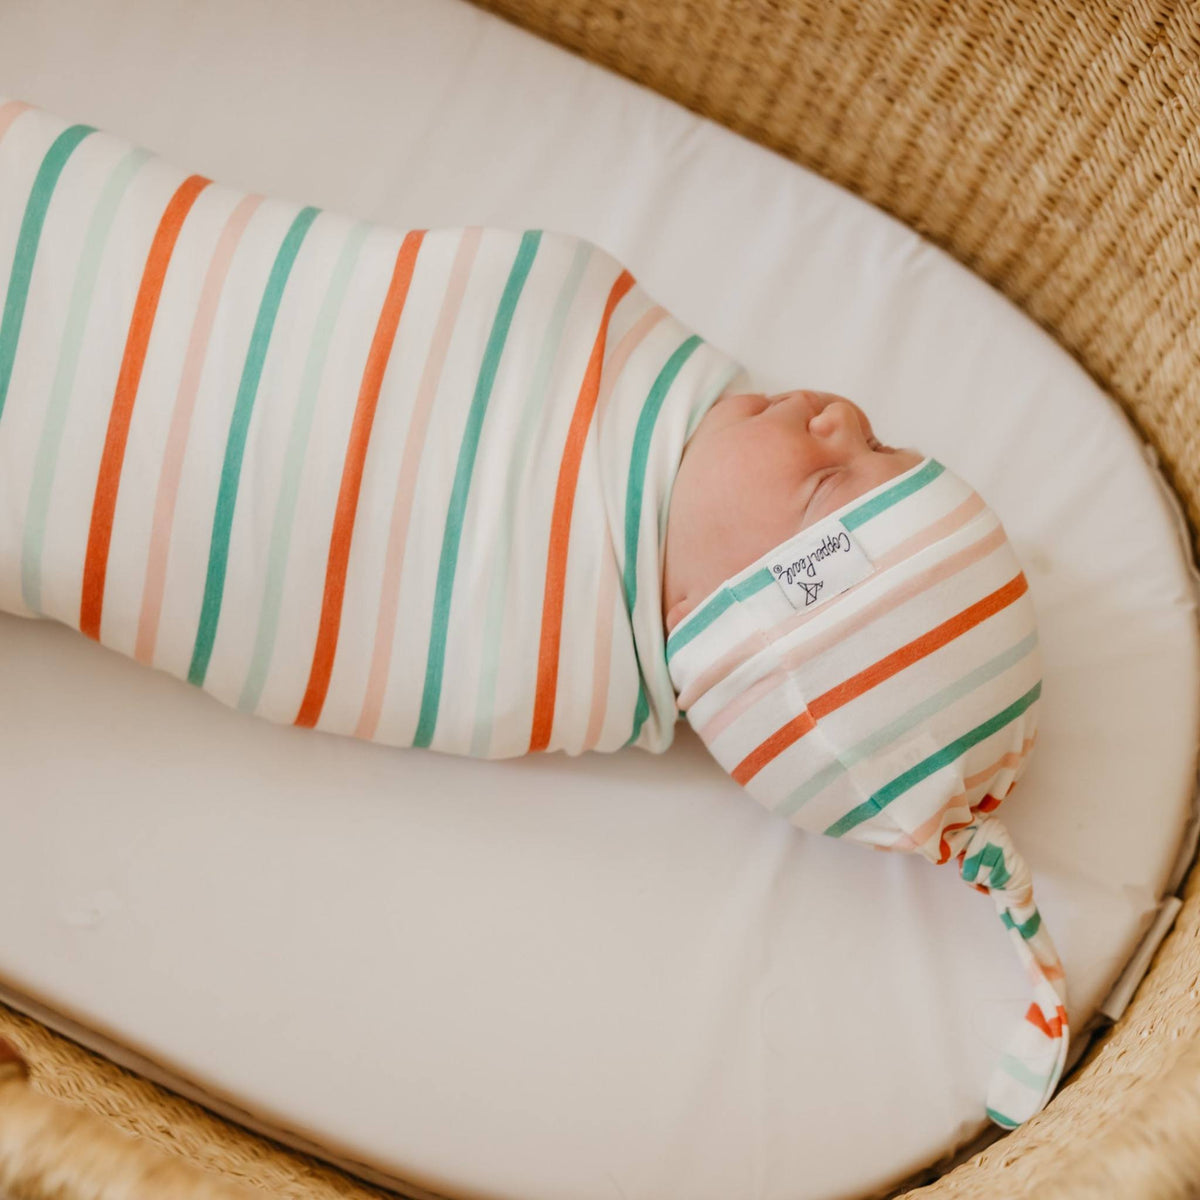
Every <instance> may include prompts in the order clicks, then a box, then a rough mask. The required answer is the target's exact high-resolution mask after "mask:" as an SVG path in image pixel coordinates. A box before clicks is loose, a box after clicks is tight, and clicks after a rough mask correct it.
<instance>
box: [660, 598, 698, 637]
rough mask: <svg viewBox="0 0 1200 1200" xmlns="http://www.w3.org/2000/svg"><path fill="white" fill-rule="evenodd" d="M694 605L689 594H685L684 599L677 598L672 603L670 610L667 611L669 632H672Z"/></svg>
mask: <svg viewBox="0 0 1200 1200" xmlns="http://www.w3.org/2000/svg"><path fill="white" fill-rule="evenodd" d="M694 607H695V604H694V603H693V602H692V601H691V600H689V599H688V597H687V596H684V597H683V599H682V600H676V601H675V603H674V604H672V605H671V610H670V612H668V613H667V633H670V632H671V630H672V629H674V628H675V626H676V625H678V624H679V622H680V621H682V620H683V618H684V617H686V616H687V615H688V613H690V612H691V611H692V609H693V608H694Z"/></svg>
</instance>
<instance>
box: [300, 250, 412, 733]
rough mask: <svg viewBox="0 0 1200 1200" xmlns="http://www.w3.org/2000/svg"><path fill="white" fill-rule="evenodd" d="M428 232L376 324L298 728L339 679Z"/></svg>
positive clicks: (402, 259)
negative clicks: (356, 547)
mask: <svg viewBox="0 0 1200 1200" xmlns="http://www.w3.org/2000/svg"><path fill="white" fill-rule="evenodd" d="M425 232H426V231H425V230H424V229H413V230H410V231H409V232H408V233H407V234H405V236H404V242H403V243H402V244H401V246H400V249H399V251H398V252H397V254H396V265H395V267H394V268H393V269H392V281H391V283H390V284H389V285H388V291H387V296H386V297H385V298H384V301H383V309H382V311H381V312H380V314H379V320H378V321H377V322H376V325H375V336H374V338H372V340H371V349H370V351H369V352H368V353H367V362H366V366H365V367H364V368H363V374H362V382H361V383H360V384H359V388H358V403H357V405H356V406H355V409H354V422H353V424H352V425H351V427H350V442H349V444H348V445H347V447H346V460H345V462H344V463H343V465H342V482H341V487H340V488H339V489H338V499H337V509H336V511H335V512H334V517H333V532H332V533H331V534H330V537H329V560H328V562H327V564H326V567H325V595H324V597H323V598H322V600H321V620H320V624H319V625H318V627H317V644H316V646H315V648H314V650H313V660H312V667H311V668H310V669H309V674H308V687H307V689H306V690H305V693H304V700H303V701H302V702H301V704H300V711H299V712H298V713H297V714H296V721H295V723H296V724H297V725H306V726H309V727H312V726H313V725H315V724H316V723H317V721H318V720H319V719H320V717H321V709H322V708H323V707H324V706H325V697H326V695H327V694H328V692H329V680H330V677H331V676H332V674H333V660H334V656H335V655H336V654H337V642H338V632H339V630H340V629H341V624H342V603H343V601H344V599H345V596H346V572H347V569H348V567H349V564H350V543H351V541H352V540H353V538H354V518H355V516H356V514H357V513H358V497H359V494H360V492H361V490H362V477H363V467H364V464H365V463H366V459H367V446H368V445H369V444H370V441H371V427H372V425H374V423H375V409H376V407H377V405H378V403H379V392H380V389H381V388H382V387H383V376H384V372H385V371H386V370H387V364H388V359H389V358H390V357H391V353H392V345H393V343H394V342H395V340H396V330H397V328H398V327H399V325H400V314H401V313H402V312H403V311H404V303H405V301H406V300H407V299H408V289H409V285H410V284H411V283H412V277H413V270H414V269H415V267H416V264H417V254H418V253H419V252H420V249H421V242H422V241H423V239H424V237H425Z"/></svg>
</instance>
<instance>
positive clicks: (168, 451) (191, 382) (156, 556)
mask: <svg viewBox="0 0 1200 1200" xmlns="http://www.w3.org/2000/svg"><path fill="white" fill-rule="evenodd" d="M264 198H265V197H263V196H261V195H258V194H255V193H251V194H250V195H248V196H243V197H242V199H241V200H240V201H239V202H238V205H237V207H236V208H235V209H234V210H233V212H231V213H230V214H229V219H228V220H227V221H226V222H225V227H224V229H222V230H221V236H220V238H219V239H218V241H217V246H216V249H215V250H214V251H213V256H212V260H211V261H210V262H209V264H208V270H207V271H206V272H205V275H204V284H203V286H202V287H201V289H200V300H199V302H198V303H197V305H196V315H195V317H194V318H193V319H192V332H191V336H190V337H189V339H188V347H187V353H186V354H185V356H184V359H183V371H182V372H181V374H180V379H179V390H178V392H177V393H176V395H175V407H174V410H173V411H172V413H171V428H170V430H169V431H168V433H167V443H166V447H165V448H164V450H163V461H162V468H161V471H160V473H159V477H158V493H157V495H156V496H155V498H154V524H153V527H152V528H151V532H150V550H149V554H148V557H147V561H146V581H145V583H144V584H143V586H142V610H141V615H140V616H139V618H138V631H137V643H136V645H135V647H134V652H133V653H134V657H135V658H136V659H137V660H138V662H142V663H147V664H153V662H154V648H155V644H156V643H157V641H158V622H159V617H160V616H161V614H162V600H163V591H164V588H165V586H166V579H167V551H168V548H169V547H170V544H171V528H172V526H173V525H174V522H175V501H176V499H177V497H178V495H179V479H180V476H181V475H182V474H183V456H184V451H185V450H186V449H187V441H188V433H189V432H190V430H191V426H192V413H193V411H194V410H195V407H196V393H197V392H198V391H199V388H200V375H201V372H202V371H203V369H204V360H205V358H206V357H207V356H208V343H209V339H210V337H211V335H212V327H213V320H214V319H215V317H216V313H217V305H218V304H219V303H220V299H221V291H222V289H223V288H224V286H225V277H226V275H228V273H229V265H230V263H232V262H233V254H234V251H235V250H236V249H237V246H238V242H239V241H240V240H241V236H242V232H243V231H244V230H245V228H246V225H247V224H248V223H249V221H250V218H251V216H253V215H254V211H255V210H256V209H257V208H258V206H259V205H260V204H261V203H262V202H263V200H264Z"/></svg>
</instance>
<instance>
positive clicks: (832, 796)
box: [667, 458, 1068, 1128]
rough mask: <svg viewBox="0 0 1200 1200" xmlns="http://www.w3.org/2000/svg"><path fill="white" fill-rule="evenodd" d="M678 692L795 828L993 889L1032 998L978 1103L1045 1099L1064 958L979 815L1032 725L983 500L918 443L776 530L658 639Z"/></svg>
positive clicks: (1029, 675) (1008, 578) (1004, 845)
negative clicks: (841, 497) (908, 457)
mask: <svg viewBox="0 0 1200 1200" xmlns="http://www.w3.org/2000/svg"><path fill="white" fill-rule="evenodd" d="M667 656H668V661H669V664H670V671H671V678H672V680H673V682H674V684H675V686H676V687H677V689H678V691H679V705H680V708H681V709H683V710H686V715H687V719H688V721H689V723H690V724H691V725H692V726H693V728H695V730H696V731H697V733H698V734H699V736H700V738H701V739H702V740H703V741H704V742H705V744H706V745H707V746H708V748H709V750H710V751H711V752H712V754H713V755H714V757H715V758H716V759H717V760H718V762H720V763H721V765H722V766H723V767H724V768H725V769H726V770H727V771H728V772H729V773H730V775H732V776H733V778H734V779H735V780H737V782H738V783H740V784H742V785H743V786H744V787H745V788H746V789H747V791H749V792H750V793H751V794H752V795H753V796H754V797H755V798H756V799H758V800H759V801H760V802H761V803H762V804H764V805H765V806H766V807H767V808H769V809H771V810H772V811H773V812H776V813H778V814H780V815H781V816H783V817H786V818H787V819H788V820H790V821H791V822H793V823H794V824H796V825H798V826H799V827H800V828H802V829H807V830H811V831H813V832H817V833H823V834H826V835H828V836H830V837H838V838H848V839H851V840H853V841H857V842H861V843H863V844H864V845H868V846H873V847H875V848H877V849H880V850H908V851H914V852H916V853H918V854H922V855H924V856H925V857H926V858H928V859H930V860H931V861H932V862H936V863H944V862H947V861H948V860H950V859H951V858H953V859H955V861H956V862H957V863H958V867H959V871H960V873H961V875H962V878H963V879H964V880H966V881H967V882H969V883H971V884H972V886H974V887H975V888H976V889H978V890H979V891H981V892H984V893H988V894H990V895H991V896H992V898H993V900H994V901H995V904H996V908H997V911H998V912H999V914H1000V918H1001V920H1002V921H1003V923H1004V925H1005V926H1006V927H1007V929H1008V930H1009V932H1010V935H1011V937H1012V940H1013V942H1014V944H1015V946H1016V949H1017V953H1018V955H1019V957H1020V959H1021V962H1022V964H1023V965H1024V967H1025V969H1026V972H1027V974H1028V977H1029V979H1030V982H1031V983H1032V984H1033V1002H1032V1003H1031V1004H1030V1006H1029V1008H1028V1010H1027V1012H1026V1015H1025V1019H1024V1020H1023V1021H1022V1022H1021V1024H1020V1026H1019V1027H1018V1029H1017V1031H1016V1034H1015V1036H1014V1037H1013V1038H1012V1040H1011V1043H1010V1045H1009V1046H1008V1048H1007V1051H1006V1053H1005V1054H1004V1056H1003V1058H1002V1059H1001V1061H1000V1063H999V1065H998V1067H997V1068H996V1070H995V1071H994V1073H993V1076H992V1079H991V1082H990V1085H989V1090H988V1102H987V1109H988V1115H989V1116H990V1117H991V1118H992V1120H993V1121H995V1122H996V1123H997V1124H998V1125H1001V1126H1003V1127H1005V1128H1012V1127H1013V1126H1015V1125H1017V1124H1020V1123H1021V1122H1022V1121H1024V1120H1026V1119H1027V1118H1028V1117H1030V1116H1032V1115H1033V1114H1034V1113H1035V1112H1037V1111H1038V1110H1039V1109H1040V1108H1042V1107H1043V1106H1044V1105H1045V1103H1046V1101H1047V1100H1048V1099H1049V1097H1050V1095H1051V1093H1052V1092H1053V1090H1054V1087H1055V1085H1056V1084H1057V1082H1058V1080H1059V1077H1060V1076H1061V1074H1062V1069H1063V1065H1064V1062H1065V1058H1066V1050H1067V1042H1068V1024H1067V1012H1066V1007H1065V1005H1066V996H1067V993H1066V984H1065V980H1064V978H1063V969H1062V963H1061V962H1060V960H1059V957H1058V954H1057V952H1056V950H1055V948H1054V944H1053V942H1052V941H1051V940H1050V936H1049V934H1048V933H1047V931H1046V928H1045V926H1044V925H1043V924H1042V919H1041V914H1040V913H1039V912H1038V909H1037V906H1036V905H1035V904H1034V900H1033V886H1032V880H1031V878H1030V873H1029V868H1028V866H1027V865H1026V863H1025V862H1024V860H1023V859H1022V858H1021V856H1020V855H1019V854H1018V853H1017V850H1016V848H1015V847H1014V846H1013V844H1012V839H1011V838H1010V837H1009V835H1008V831H1007V830H1006V829H1005V827H1004V826H1003V825H1002V824H1001V822H1000V821H999V820H997V819H996V818H995V817H993V816H991V815H990V814H991V813H992V812H993V810H994V809H995V808H996V807H997V805H999V803H1000V802H1001V800H1003V799H1004V798H1005V796H1007V795H1008V793H1009V791H1010V790H1011V788H1012V786H1013V784H1014V782H1015V781H1016V779H1017V778H1018V776H1019V775H1020V773H1021V770H1022V768H1023V767H1024V764H1025V762H1026V756H1027V755H1028V753H1029V751H1030V749H1031V748H1032V746H1033V743H1034V740H1035V738H1036V735H1037V714H1038V709H1039V700H1040V696H1041V690H1042V673H1041V661H1040V655H1039V652H1038V638H1037V625H1036V621H1035V618H1034V611H1033V604H1032V601H1031V600H1030V597H1029V590H1028V585H1027V583H1026V579H1025V575H1024V573H1023V572H1022V570H1021V567H1020V564H1019V563H1018V561H1017V558H1016V555H1015V554H1014V552H1013V549H1012V546H1011V545H1010V543H1009V541H1008V538H1007V537H1006V536H1005V532H1004V529H1003V527H1002V525H1001V524H1000V521H999V519H998V518H997V517H996V515H995V513H994V512H992V510H991V509H990V508H988V507H987V505H985V504H984V502H983V500H982V498H981V497H980V496H979V495H978V493H976V492H975V491H973V490H972V489H971V487H970V486H969V485H968V484H966V483H965V482H964V481H963V480H962V479H960V478H959V477H958V476H957V475H955V474H954V473H953V472H951V471H949V470H947V469H946V468H945V467H944V466H943V465H942V464H941V463H939V462H938V461H936V460H935V459H932V458H926V459H925V460H924V461H923V462H921V463H919V464H917V465H916V466H915V467H913V468H911V469H910V470H908V471H906V472H904V473H903V474H902V475H900V476H898V477H896V478H895V479H893V480H890V481H889V482H887V483H884V484H882V485H880V486H879V487H876V488H874V489H873V490H871V491H869V492H867V493H865V494H864V495H862V496H859V497H858V498H856V499H855V500H853V501H851V502H850V503H848V504H847V505H845V506H843V507H842V508H841V509H838V510H837V511H836V512H834V513H831V514H830V515H829V516H828V517H826V518H824V519H823V520H821V521H819V522H817V523H816V524H814V525H812V526H810V527H809V528H807V529H805V530H803V531H802V532H800V533H799V534H797V535H796V536H795V537H793V538H791V539H789V540H788V541H786V542H784V543H782V544H781V545H779V546H776V547H774V548H773V549H772V550H771V551H769V552H768V553H767V554H765V555H762V556H761V557H760V558H758V559H756V560H755V561H754V562H753V563H751V564H749V565H748V566H747V567H745V568H744V569H743V570H741V571H739V572H738V573H737V574H736V575H734V576H733V577H732V578H730V579H728V580H726V581H725V582H724V583H723V584H722V585H721V586H720V587H719V588H717V589H716V590H715V591H714V592H713V593H712V594H711V595H710V596H708V597H706V598H705V599H704V600H703V601H702V602H701V603H700V604H698V605H697V606H696V608H695V609H694V610H693V611H692V612H691V613H689V614H688V615H687V616H686V617H685V618H684V619H683V620H682V621H681V622H680V623H679V624H678V625H677V626H676V627H675V629H673V630H672V632H671V636H670V637H669V638H668V640H667Z"/></svg>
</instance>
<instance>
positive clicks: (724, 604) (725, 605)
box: [667, 567, 774, 662]
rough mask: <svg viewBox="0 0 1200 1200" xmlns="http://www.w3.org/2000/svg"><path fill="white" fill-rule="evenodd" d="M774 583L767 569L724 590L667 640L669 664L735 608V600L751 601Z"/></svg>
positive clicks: (687, 619)
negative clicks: (677, 654) (691, 642)
mask: <svg viewBox="0 0 1200 1200" xmlns="http://www.w3.org/2000/svg"><path fill="white" fill-rule="evenodd" d="M772 582H774V580H773V579H772V576H771V572H770V571H768V570H767V568H766V567H762V568H760V569H759V570H757V571H755V572H754V574H753V575H749V576H747V577H746V578H745V579H743V580H741V581H740V582H738V583H735V584H734V585H733V587H726V588H722V589H721V590H720V591H719V592H718V593H717V594H716V595H715V596H714V597H713V598H712V599H711V600H710V601H709V602H708V603H707V604H704V605H702V606H701V607H700V608H699V609H697V610H696V612H695V614H694V615H692V616H689V617H688V618H686V619H685V620H684V622H683V624H682V625H680V626H679V627H678V628H677V629H676V630H675V631H674V633H672V634H671V636H670V637H669V638H667V662H670V661H671V656H672V655H673V654H676V653H678V651H680V650H682V649H683V647H684V646H686V645H687V644H688V642H690V641H691V640H692V639H693V638H694V637H696V635H697V634H701V633H703V632H704V631H705V630H706V629H707V628H708V627H709V626H710V625H711V624H712V623H713V622H714V621H715V620H716V619H717V618H718V617H719V616H720V615H721V614H722V613H723V612H726V611H727V610H728V609H729V608H731V607H732V606H733V602H734V601H735V600H749V599H750V597H751V596H753V595H754V594H755V593H756V592H761V591H762V590H763V588H765V587H766V586H767V584H769V583H772Z"/></svg>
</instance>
